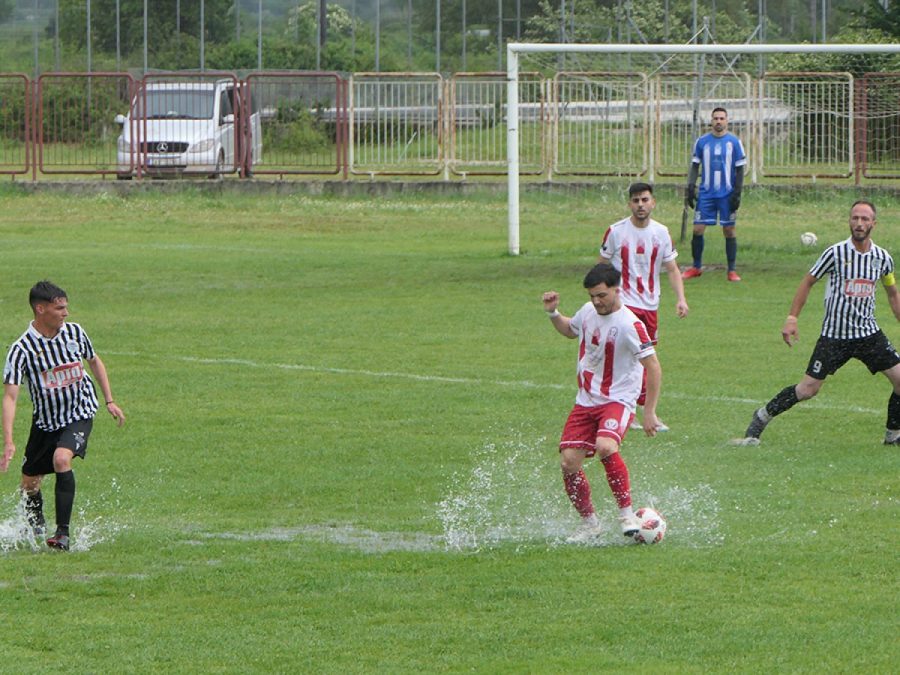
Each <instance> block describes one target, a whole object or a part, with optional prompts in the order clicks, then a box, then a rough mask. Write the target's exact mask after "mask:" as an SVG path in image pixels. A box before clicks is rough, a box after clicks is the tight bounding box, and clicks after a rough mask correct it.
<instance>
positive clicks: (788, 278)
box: [0, 190, 900, 673]
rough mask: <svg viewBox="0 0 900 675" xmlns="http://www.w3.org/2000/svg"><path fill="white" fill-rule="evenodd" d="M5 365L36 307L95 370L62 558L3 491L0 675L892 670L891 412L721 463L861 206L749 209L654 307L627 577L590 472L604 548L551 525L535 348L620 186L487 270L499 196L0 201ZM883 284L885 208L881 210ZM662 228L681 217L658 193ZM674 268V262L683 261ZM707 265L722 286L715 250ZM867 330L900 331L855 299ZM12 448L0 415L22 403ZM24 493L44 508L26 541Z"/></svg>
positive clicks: (881, 404) (564, 203)
mask: <svg viewBox="0 0 900 675" xmlns="http://www.w3.org/2000/svg"><path fill="white" fill-rule="evenodd" d="M0 198H2V199H3V204H4V209H3V211H2V212H0V237H2V241H3V245H4V248H3V250H4V276H3V281H2V283H0V310H2V311H0V336H2V343H3V345H4V350H5V345H8V344H9V343H10V342H11V341H12V340H14V339H15V338H16V337H17V336H18V335H19V334H20V333H21V332H22V331H23V330H24V328H25V326H26V324H27V321H28V319H29V312H28V307H27V297H26V296H27V290H28V288H29V287H30V285H31V284H32V283H33V282H34V281H36V280H37V279H39V278H42V277H49V278H51V279H53V280H55V281H56V282H57V283H59V284H60V285H62V286H63V287H64V288H66V289H67V290H68V291H69V294H70V306H71V309H72V317H71V318H72V320H74V321H79V322H81V323H82V324H83V325H84V326H85V327H86V328H87V330H88V331H89V334H90V335H91V337H92V339H93V341H94V345H95V347H96V348H97V350H98V353H100V354H101V355H102V356H103V357H104V359H105V361H106V363H107V366H108V368H109V370H110V375H111V378H112V381H113V388H114V391H115V395H116V399H117V401H119V402H120V403H122V406H123V408H124V410H125V412H126V414H127V415H128V423H127V425H126V427H125V428H124V429H121V430H119V429H116V428H115V427H114V424H113V423H112V422H111V420H109V419H102V418H101V419H100V420H99V421H98V423H97V424H96V426H95V431H94V434H93V436H92V438H91V446H90V449H89V452H88V459H87V461H85V462H84V463H79V464H78V465H77V467H76V473H77V475H78V481H79V482H78V488H79V493H78V501H77V505H76V510H77V511H78V514H77V516H76V518H75V521H74V527H75V539H76V543H77V545H78V550H76V551H73V552H71V553H70V554H68V555H54V554H51V553H49V552H47V551H46V550H42V549H40V548H38V549H37V550H32V548H31V547H30V546H29V545H28V544H27V542H25V541H24V540H23V539H22V538H21V537H19V536H18V535H17V534H16V529H15V528H16V504H15V486H16V484H17V476H16V474H15V471H11V472H10V473H9V474H4V475H0V546H2V548H3V552H2V553H0V604H2V607H3V608H4V617H5V620H6V622H7V624H8V625H9V626H11V627H12V628H13V629H12V630H11V631H10V632H9V634H8V635H7V637H6V638H5V639H4V640H3V642H2V646H0V653H2V654H3V656H4V657H6V658H5V659H4V661H3V665H0V672H41V671H44V670H46V669H47V668H50V667H52V664H54V663H59V662H62V661H60V659H63V658H64V659H65V661H64V662H65V663H66V666H67V669H68V670H70V671H72V672H101V671H116V672H121V671H127V672H138V671H140V672H339V671H343V672H391V673H394V672H423V671H424V672H459V671H475V672H490V673H497V672H600V671H606V672H679V673H681V672H696V673H701V672H704V673H705V672H721V671H725V670H728V671H733V672H748V673H749V672H784V671H791V672H810V671H813V670H816V671H826V672H848V671H856V672H890V671H892V670H893V669H894V667H895V665H896V663H897V660H898V658H900V654H898V649H897V642H896V631H897V619H896V604H897V600H898V588H897V579H896V542H897V537H898V533H900V528H898V526H897V522H898V520H900V508H898V494H900V480H898V472H897V454H896V452H895V451H894V450H893V449H886V448H884V447H883V446H881V445H880V441H881V434H882V430H883V424H884V416H885V404H886V401H887V398H888V385H887V382H886V381H885V380H884V379H883V378H881V377H880V376H879V377H876V378H872V377H871V376H869V375H868V374H867V372H866V371H865V369H864V368H863V367H862V366H861V365H859V364H851V365H849V366H847V367H846V368H845V369H844V370H842V371H841V372H840V373H839V374H838V375H837V376H836V377H835V378H834V380H833V381H830V382H829V383H828V385H827V386H826V387H825V388H824V389H823V391H822V393H821V394H820V396H819V397H818V398H817V399H816V400H815V401H811V402H809V403H807V404H805V405H802V406H800V407H798V408H796V409H795V410H792V411H791V412H790V413H788V414H787V415H785V416H784V417H782V418H779V419H778V420H776V421H775V422H773V424H772V425H771V427H770V429H769V430H768V431H767V432H766V436H765V440H764V445H762V446H760V447H759V448H745V449H735V448H731V447H729V446H728V445H727V440H728V439H729V438H730V437H732V436H735V435H739V434H740V433H741V432H742V431H743V429H744V427H745V425H746V423H747V420H748V419H749V415H750V413H751V412H752V410H753V409H754V408H755V407H756V406H758V405H760V404H761V403H763V402H764V401H765V400H767V399H768V398H769V397H771V396H772V395H774V394H775V393H776V392H777V391H778V390H780V389H781V388H782V387H783V386H785V385H786V384H790V383H792V382H795V381H796V380H797V379H798V378H799V376H800V374H801V373H802V371H803V369H804V368H805V365H806V360H807V359H808V356H809V352H810V350H811V348H812V345H813V343H814V341H815V337H816V335H817V332H818V327H819V322H820V320H821V297H822V296H821V293H822V288H821V285H820V286H819V287H817V288H816V289H814V291H813V294H812V297H811V299H810V302H809V304H808V306H807V308H806V310H805V312H804V313H803V315H802V316H801V325H800V327H801V336H802V342H801V343H800V345H798V346H797V347H796V348H794V349H788V348H787V347H785V346H784V345H783V344H782V343H781V339H780V327H781V322H782V319H783V317H784V315H785V314H786V312H787V308H788V305H789V303H790V299H791V297H792V295H793V292H794V289H795V287H796V284H797V283H798V282H799V280H800V278H801V276H802V275H803V273H804V272H805V271H806V269H808V267H809V266H810V265H811V264H812V262H813V261H814V259H815V257H816V255H817V249H815V250H814V249H808V248H804V247H802V246H801V245H800V243H799V234H800V233H801V232H803V231H806V230H813V231H815V232H816V233H817V234H818V236H819V241H820V243H821V244H823V245H824V244H827V243H831V242H833V241H836V240H838V239H840V238H843V237H844V236H845V233H846V225H845V223H846V213H847V210H848V207H849V204H850V202H851V201H852V200H853V198H855V195H854V194H853V193H848V192H844V193H837V192H829V191H827V190H822V191H818V192H814V193H803V194H794V195H790V194H783V193H776V192H773V191H764V190H759V191H757V192H754V193H751V194H748V195H747V196H746V197H745V200H744V207H743V211H742V214H741V223H740V225H739V227H740V228H741V229H740V242H741V244H740V245H741V249H740V258H739V267H740V271H741V273H742V274H743V276H744V279H745V280H744V282H743V283H741V284H739V285H734V284H731V285H729V284H727V283H726V282H725V279H724V272H723V271H722V270H721V269H712V270H711V271H709V272H708V273H706V274H704V276H703V277H701V278H700V279H697V280H694V281H691V282H689V286H688V301H689V303H690V305H691V308H692V312H691V315H690V316H689V317H688V318H687V319H685V320H683V321H678V320H676V319H675V317H674V311H673V304H672V302H671V301H672V298H671V293H670V291H669V288H668V286H667V285H664V289H663V293H664V306H663V311H662V314H661V345H660V358H661V361H662V364H663V369H664V399H663V403H662V405H661V408H660V413H661V415H662V416H663V418H664V419H665V420H666V421H667V423H668V424H669V425H670V426H671V427H672V429H673V431H672V432H670V433H669V434H667V435H665V436H660V437H658V438H656V439H652V440H651V439H644V438H641V437H638V436H637V435H632V436H629V437H628V438H627V439H626V444H625V447H624V448H623V454H624V456H625V458H626V460H627V461H628V463H629V467H630V469H631V473H632V481H633V488H634V494H635V499H636V501H637V502H638V504H651V503H652V504H654V505H656V506H657V507H658V508H659V509H660V510H661V511H663V513H665V514H666V515H667V517H668V520H669V534H668V537H667V539H666V541H665V542H664V543H663V544H662V545H660V546H656V547H629V546H625V545H623V544H622V543H621V542H620V541H619V540H620V539H621V537H620V535H617V534H616V533H615V530H614V529H613V525H614V522H613V505H612V501H611V498H610V497H609V495H608V490H607V488H606V486H605V483H604V481H603V480H602V479H601V478H600V472H599V469H598V467H597V466H596V465H593V464H591V465H589V467H588V471H589V477H590V478H591V480H592V482H593V485H594V496H595V502H596V503H597V505H598V508H600V510H601V512H602V517H603V520H604V522H605V523H606V524H607V525H609V526H610V533H609V536H608V537H605V538H604V539H603V540H602V542H601V543H602V545H601V546H598V547H593V548H577V547H576V548H573V547H570V546H566V545H563V544H562V540H563V538H564V537H565V535H566V534H567V532H568V530H569V529H570V528H571V527H572V526H573V525H574V514H573V512H572V510H571V507H570V506H569V505H568V504H567V502H566V499H565V496H564V494H563V491H562V487H561V481H560V479H559V473H558V468H557V461H558V460H557V453H556V449H555V441H556V439H557V438H558V434H559V430H560V428H561V426H562V423H563V420H564V418H565V415H566V414H567V413H568V410H569V408H570V406H571V403H572V398H573V396H574V385H573V381H574V377H573V373H572V369H573V367H574V357H575V354H574V347H573V344H572V343H570V342H569V341H566V340H563V339H561V338H559V336H558V335H556V334H555V333H554V332H553V331H552V330H551V328H550V327H549V326H548V325H547V321H546V319H545V318H544V317H543V314H542V312H541V309H540V301H539V299H540V293H541V291H543V290H546V289H549V288H554V289H556V290H558V291H560V292H561V294H562V296H563V310H564V311H565V312H567V313H571V312H573V311H574V310H575V309H576V308H577V307H578V306H579V305H580V304H581V302H582V300H583V297H584V291H583V289H581V288H580V279H581V277H582V276H583V274H584V272H585V271H586V270H587V268H588V267H589V266H590V265H591V264H592V263H593V262H594V260H595V259H596V250H597V247H598V246H599V239H600V236H601V234H602V231H603V229H604V228H605V226H606V225H607V224H609V223H610V222H612V221H614V220H617V219H618V218H620V217H622V215H624V213H625V212H626V211H625V209H624V197H623V196H622V195H619V194H616V193H615V192H614V191H612V190H606V191H600V192H587V191H585V192H575V193H572V194H569V195H554V194H546V193H540V194H530V193H526V194H525V196H524V199H525V203H524V207H523V212H522V248H523V255H522V256H519V257H517V258H512V257H509V256H507V255H506V254H505V253H504V251H505V249H506V229H505V228H506V224H505V223H506V221H505V202H504V197H503V196H502V195H499V196H498V195H490V194H487V193H486V194H484V195H474V196H469V197H465V198H462V197H460V198H456V197H446V196H445V197H428V196H422V195H414V196H404V197H403V198H381V199H378V200H377V201H376V200H375V199H370V198H367V197H359V198H351V199H347V198H344V199H337V198H334V199H329V198H309V197H300V196H279V197H271V198H258V197H257V198H251V197H247V196H238V195H225V196H222V197H211V196H207V195H205V194H203V192H202V191H199V190H198V191H191V190H188V191H186V192H185V193H184V194H182V195H177V196H173V195H171V194H168V195H160V196H153V195H135V196H134V197H129V198H120V197H113V196H100V197H86V196H85V197H62V196H58V195H53V194H41V193H38V194H32V195H24V194H20V193H18V192H14V191H4V192H2V194H0ZM876 200H877V202H878V205H879V209H880V211H879V215H880V219H879V226H878V230H876V237H875V238H876V241H877V242H878V243H880V244H882V245H884V246H886V247H887V248H889V249H890V250H894V251H895V252H900V231H898V227H897V222H898V221H897V216H896V214H898V213H900V201H897V199H896V198H888V197H882V198H878V197H876ZM659 201H660V206H659V209H658V211H657V216H658V218H659V219H660V220H662V221H663V222H666V223H667V224H669V226H670V229H671V230H672V231H673V232H677V229H678V225H679V222H680V205H679V204H678V202H677V201H676V199H675V197H674V195H673V194H670V193H666V192H665V191H663V192H661V193H660V194H659ZM681 249H682V253H681V262H682V263H686V262H688V260H689V257H690V255H689V245H688V244H687V243H685V244H684V245H683V246H681ZM706 251H707V252H706V256H705V259H706V262H708V263H709V264H711V265H713V266H717V265H721V264H722V263H724V247H723V246H722V244H721V235H720V233H719V232H717V231H714V230H713V231H710V232H709V236H708V242H707V248H706ZM879 317H880V319H881V322H882V325H883V327H884V328H885V329H886V332H887V333H888V335H889V336H890V337H891V338H892V339H893V340H894V342H895V344H897V343H898V342H900V331H898V329H897V324H896V322H895V321H894V320H893V317H892V315H891V314H890V311H889V308H888V306H887V302H886V301H885V298H884V297H883V295H882V296H881V297H879ZM19 403H20V406H19V415H18V419H17V427H16V429H17V434H16V436H17V442H18V446H19V448H20V451H21V449H22V448H24V443H25V436H26V434H27V426H28V408H29V402H28V399H27V396H23V397H20V399H19ZM51 485H52V479H49V480H48V489H47V490H46V493H47V502H48V509H50V511H49V512H50V513H52V501H53V499H52V487H50V486H51Z"/></svg>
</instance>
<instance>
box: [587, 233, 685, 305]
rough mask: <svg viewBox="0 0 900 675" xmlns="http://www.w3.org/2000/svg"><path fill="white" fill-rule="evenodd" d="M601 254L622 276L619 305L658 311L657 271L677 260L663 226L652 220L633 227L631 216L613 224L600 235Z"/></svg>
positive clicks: (675, 252)
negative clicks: (664, 264) (601, 239)
mask: <svg viewBox="0 0 900 675" xmlns="http://www.w3.org/2000/svg"><path fill="white" fill-rule="evenodd" d="M600 255H601V257H603V258H605V259H607V260H609V261H610V262H611V263H612V265H613V267H615V268H616V269H617V270H619V272H621V273H622V285H621V288H622V302H624V303H625V304H626V305H627V306H628V307H640V308H641V309H659V273H660V270H661V269H662V266H663V263H667V262H669V261H670V260H675V258H677V257H678V251H676V250H675V245H674V244H673V243H672V237H671V235H670V234H669V230H668V229H667V228H666V226H665V225H663V224H662V223H658V222H657V221H655V220H653V219H652V218H651V219H650V221H649V222H648V223H647V226H646V227H636V226H635V225H634V223H632V222H631V218H630V217H628V218H625V219H623V220H620V221H619V222H618V223H613V224H612V225H610V226H609V229H607V230H606V234H604V235H603V244H601V246H600Z"/></svg>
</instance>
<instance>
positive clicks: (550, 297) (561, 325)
mask: <svg viewBox="0 0 900 675" xmlns="http://www.w3.org/2000/svg"><path fill="white" fill-rule="evenodd" d="M542 300H543V303H544V311H545V312H547V316H548V317H550V322H551V323H552V324H553V327H554V328H555V329H556V330H557V331H558V332H559V334H560V335H564V336H565V337H567V338H575V337H577V336H576V335H575V333H574V332H573V331H572V328H571V327H570V326H569V321H570V318H569V317H568V316H565V315H563V314H560V313H559V293H557V292H556V291H547V292H546V293H544V295H543V297H542Z"/></svg>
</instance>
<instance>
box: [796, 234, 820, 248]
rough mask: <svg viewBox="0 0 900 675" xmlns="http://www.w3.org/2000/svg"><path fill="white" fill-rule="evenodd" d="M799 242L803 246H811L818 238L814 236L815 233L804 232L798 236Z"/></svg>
mask: <svg viewBox="0 0 900 675" xmlns="http://www.w3.org/2000/svg"><path fill="white" fill-rule="evenodd" d="M800 241H801V242H802V243H803V245H804V246H813V245H815V243H816V242H817V241H819V238H818V237H817V236H816V234H815V232H804V233H803V234H801V235H800Z"/></svg>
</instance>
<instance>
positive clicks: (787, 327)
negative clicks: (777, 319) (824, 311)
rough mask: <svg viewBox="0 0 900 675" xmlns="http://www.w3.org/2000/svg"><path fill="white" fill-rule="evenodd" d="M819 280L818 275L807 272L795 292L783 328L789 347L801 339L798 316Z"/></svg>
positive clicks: (782, 335) (784, 337) (782, 333)
mask: <svg viewBox="0 0 900 675" xmlns="http://www.w3.org/2000/svg"><path fill="white" fill-rule="evenodd" d="M817 281H818V279H817V278H816V277H814V276H813V275H812V274H809V273H808V272H807V274H806V276H805V277H803V281H801V282H800V286H799V287H798V288H797V292H796V293H795V294H794V299H793V300H792V301H791V309H790V311H789V312H788V315H787V318H786V319H785V320H784V326H782V328H781V339H782V340H784V343H785V344H786V345H787V346H788V347H793V346H794V343H795V342H796V341H797V340H799V339H800V332H799V331H798V329H797V317H798V316H800V312H801V311H803V306H804V305H805V304H806V301H807V299H808V298H809V291H810V289H811V288H812V287H813V285H814V284H815V283H816V282H817Z"/></svg>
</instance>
